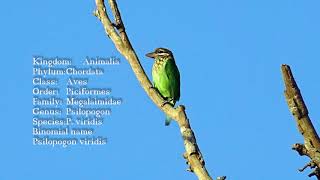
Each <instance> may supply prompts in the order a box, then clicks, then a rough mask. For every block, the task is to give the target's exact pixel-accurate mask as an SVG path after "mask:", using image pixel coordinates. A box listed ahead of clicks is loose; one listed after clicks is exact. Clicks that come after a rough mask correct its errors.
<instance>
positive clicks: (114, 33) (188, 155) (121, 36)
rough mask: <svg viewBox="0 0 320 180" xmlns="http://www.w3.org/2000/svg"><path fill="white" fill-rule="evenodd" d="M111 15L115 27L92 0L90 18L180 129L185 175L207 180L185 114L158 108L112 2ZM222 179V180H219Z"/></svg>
mask: <svg viewBox="0 0 320 180" xmlns="http://www.w3.org/2000/svg"><path fill="white" fill-rule="evenodd" d="M108 2H109V5H110V8H111V11H112V13H113V15H114V17H115V23H112V22H111V20H110V18H109V17H108V15H107V13H106V8H105V4H104V0H96V6H97V9H96V10H95V12H94V15H95V16H96V17H98V18H99V20H100V21H101V23H102V24H103V27H104V29H105V32H106V33H107V35H108V36H109V37H110V39H111V40H112V42H113V43H114V45H115V46H116V48H117V50H118V51H119V52H120V53H121V54H122V55H123V56H124V57H125V58H126V59H127V60H128V62H129V64H130V65H131V68H132V70H133V72H134V73H135V75H136V77H137V79H138V81H139V83H140V84H141V86H142V87H143V89H144V90H145V92H146V93H147V94H148V96H149V97H150V99H151V100H152V101H153V102H154V103H155V104H156V105H157V106H158V108H159V109H161V110H162V111H163V112H165V113H166V114H167V115H169V116H170V117H171V118H172V119H174V120H175V121H176V122H177V123H178V125H179V128H180V132H181V135H182V138H183V141H184V146H185V150H186V152H185V153H184V158H185V159H186V160H187V164H188V165H189V169H188V170H189V171H191V172H194V173H195V174H196V176H197V177H198V179H200V180H211V179H212V178H211V177H210V175H209V173H208V172H207V170H206V168H205V162H204V159H203V156H202V154H201V152H200V149H199V147H198V145H197V142H196V138H195V136H194V132H193V131H192V129H191V126H190V123H189V119H188V118H187V115H186V113H185V107H184V106H178V107H177V108H176V109H174V108H173V107H172V106H170V105H169V104H166V105H164V106H162V104H163V102H164V99H163V98H162V97H161V95H160V94H159V93H158V91H156V90H155V89H154V88H151V87H152V84H151V82H150V80H149V79H148V77H147V75H146V73H145V71H144V70H143V68H142V66H141V64H140V61H139V58H138V57H137V55H136V53H135V51H134V49H133V48H132V46H131V43H130V41H129V38H128V36H127V34H126V32H125V27H124V24H123V22H122V19H121V15H120V11H119V9H118V6H117V3H116V1H115V0H108ZM223 179H225V177H223Z"/></svg>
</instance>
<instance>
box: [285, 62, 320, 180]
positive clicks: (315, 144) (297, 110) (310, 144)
mask: <svg viewBox="0 0 320 180" xmlns="http://www.w3.org/2000/svg"><path fill="white" fill-rule="evenodd" d="M281 69H282V76H283V80H284V83H285V87H286V90H285V92H284V94H285V97H286V100H287V103H288V106H289V110H290V111H291V113H292V115H293V116H294V118H295V120H296V122H297V125H298V129H299V132H300V133H301V134H302V136H303V138H304V144H298V143H297V144H294V145H293V147H292V149H293V150H296V151H297V152H298V153H299V155H300V156H308V157H309V158H310V159H311V162H310V163H308V164H307V165H306V166H304V167H303V168H302V169H300V171H303V170H304V169H306V168H307V167H311V168H315V171H313V172H312V173H311V174H310V175H309V176H314V175H315V176H317V178H318V179H319V177H320V174H319V172H320V139H319V136H318V134H317V132H316V130H315V129H314V127H313V125H312V122H311V120H310V118H309V116H308V109H307V106H306V105H305V103H304V101H303V98H302V95H301V93H300V90H299V88H298V85H297V83H296V81H295V80H294V77H293V75H292V72H291V69H290V66H288V65H285V64H284V65H282V66H281Z"/></svg>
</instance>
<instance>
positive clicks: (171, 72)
mask: <svg viewBox="0 0 320 180" xmlns="http://www.w3.org/2000/svg"><path fill="white" fill-rule="evenodd" d="M147 56H148V57H152V58H154V59H155V62H154V64H153V67H152V78H153V84H154V87H155V88H156V89H157V90H158V91H159V93H160V94H161V95H162V96H163V98H164V99H165V100H166V102H164V103H170V104H171V105H172V106H174V105H175V103H176V101H178V100H179V99H180V73H179V70H178V68H177V65H176V63H175V61H174V57H173V55H172V53H171V51H170V50H168V49H165V48H158V49H156V50H155V51H154V52H153V53H149V54H147ZM170 120H171V119H170V118H169V117H167V118H166V123H165V124H166V125H169V123H170Z"/></svg>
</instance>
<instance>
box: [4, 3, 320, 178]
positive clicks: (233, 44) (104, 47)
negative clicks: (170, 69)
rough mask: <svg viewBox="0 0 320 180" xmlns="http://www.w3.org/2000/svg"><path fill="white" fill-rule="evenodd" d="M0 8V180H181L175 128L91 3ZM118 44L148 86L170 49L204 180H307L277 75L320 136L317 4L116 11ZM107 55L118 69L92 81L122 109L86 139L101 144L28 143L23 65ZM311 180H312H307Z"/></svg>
mask: <svg viewBox="0 0 320 180" xmlns="http://www.w3.org/2000/svg"><path fill="white" fill-rule="evenodd" d="M14 3H15V1H4V2H3V3H2V6H1V11H0V19H1V22H2V26H1V29H0V39H1V42H0V45H1V49H2V50H3V51H2V60H1V71H0V80H1V82H2V86H1V88H0V93H1V101H0V112H1V114H2V118H1V119H2V122H1V127H2V128H1V130H0V137H1V149H0V159H1V163H0V169H1V170H0V171H1V173H0V180H22V179H33V180H42V179H46V180H54V179H60V180H63V179H79V180H88V179H90V180H102V179H105V180H114V179H117V180H118V179H119V180H122V179H140V180H150V179H152V180H160V179H184V180H193V179H196V176H195V175H194V174H192V173H189V172H187V171H186V169H187V166H186V164H185V160H184V159H183V157H182V154H183V153H184V147H183V141H182V139H181V136H180V133H179V128H178V126H177V124H175V123H172V124H171V125H170V126H169V127H165V126H164V119H165V115H164V114H163V113H162V112H161V111H160V110H159V109H158V108H157V107H156V106H155V105H154V104H153V102H152V101H151V100H150V99H149V98H148V97H147V95H146V93H145V92H144V91H143V89H142V88H141V86H140V85H139V83H138V81H137V80H136V78H135V76H134V74H133V72H132V70H131V68H130V66H129V64H128V62H126V60H125V59H124V57H122V56H121V55H120V54H119V53H118V52H117V50H116V49H115V47H114V45H113V44H112V42H111V41H110V39H108V37H107V36H106V35H105V32H104V30H103V28H102V25H101V23H100V22H99V21H98V20H97V18H96V17H94V16H93V15H92V12H93V10H94V9H95V3H94V1H88V0H87V1H62V0H56V1H40V0H31V1H21V2H19V3H18V4H14ZM118 5H119V8H120V11H121V13H122V18H123V21H124V23H125V25H126V30H127V33H128V36H129V38H130V40H131V43H132V45H133V47H134V48H135V50H136V52H137V54H138V56H139V58H140V61H141V64H142V66H143V67H144V69H145V71H146V72H147V74H148V75H149V77H151V68H152V64H153V61H152V60H151V59H148V58H146V57H145V56H144V55H145V54H146V53H147V52H150V51H153V50H154V49H155V48H157V47H166V48H169V49H171V50H172V52H173V54H174V56H175V60H176V64H177V66H178V68H179V71H180V75H181V98H180V101H179V102H178V103H177V104H179V105H180V104H183V105H185V106H186V112H187V114H188V117H189V119H190V122H191V126H192V128H193V130H194V132H195V135H196V138H197V142H198V145H199V147H200V149H201V152H202V154H203V156H204V159H205V162H206V168H207V170H208V171H209V173H210V175H211V176H212V177H215V178H216V177H217V176H223V175H225V176H227V179H247V180H257V179H258V180H266V179H291V180H300V179H307V178H308V177H307V175H308V173H310V172H311V171H309V170H306V172H303V173H300V172H298V168H301V167H303V166H304V165H305V164H306V163H307V162H308V161H309V159H308V158H307V157H300V156H299V155H298V154H297V153H296V152H295V151H293V150H291V146H292V144H294V143H297V142H303V138H302V136H301V135H300V134H299V132H298V130H297V127H296V123H295V121H294V119H293V117H292V115H291V113H290V112H289V110H288V107H287V104H286V101H285V98H284V95H283V91H284V84H283V82H282V77H281V71H280V67H281V64H288V65H290V66H291V69H292V71H293V73H294V76H295V78H296V81H297V83H298V85H299V87H300V90H301V92H302V94H303V97H304V100H305V102H306V104H307V106H308V109H309V116H310V118H311V119H312V120H313V124H314V126H315V128H316V130H319V129H320V123H319V121H317V120H318V119H320V112H319V111H317V107H319V106H320V96H319V92H320V84H319V83H318V82H317V80H318V77H319V75H318V72H319V71H318V68H319V65H320V61H319V59H320V53H319V42H320V34H319V31H320V24H319V23H318V22H319V18H320V12H319V6H320V2H319V1H316V0H310V1H297V0H282V1H276V0H269V1H254V0H242V1H236V0H227V1H216V0H199V1H196V2H195V1H183V3H182V1H170V0H163V1H147V0H141V1H119V2H118ZM34 55H42V56H60V57H71V58H73V59H74V62H75V63H76V64H77V63H80V60H81V59H83V58H84V57H86V56H93V57H94V56H101V57H109V56H116V57H119V58H120V60H121V64H120V65H119V66H117V67H110V68H109V67H108V68H107V71H108V72H107V73H106V74H105V75H104V76H99V77H93V78H92V80H90V81H92V83H93V84H94V86H99V87H111V88H112V92H113V95H114V96H118V97H122V99H123V104H122V105H121V106H119V107H114V108H113V113H112V116H110V117H108V118H107V119H106V121H105V124H104V125H103V126H102V127H99V129H98V130H97V131H98V132H99V133H100V134H102V135H104V136H106V137H107V138H108V143H107V144H106V145H104V146H90V147H84V146H76V147H70V148H59V147H54V148H52V147H39V146H34V145H32V118H33V115H32V108H33V105H32V97H33V95H32V88H33V85H32V78H33V75H32V57H33V56H34ZM309 179H315V178H309Z"/></svg>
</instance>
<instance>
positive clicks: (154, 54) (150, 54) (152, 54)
mask: <svg viewBox="0 0 320 180" xmlns="http://www.w3.org/2000/svg"><path fill="white" fill-rule="evenodd" d="M146 56H147V57H149V58H154V57H156V53H154V52H151V53H148V54H146Z"/></svg>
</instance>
